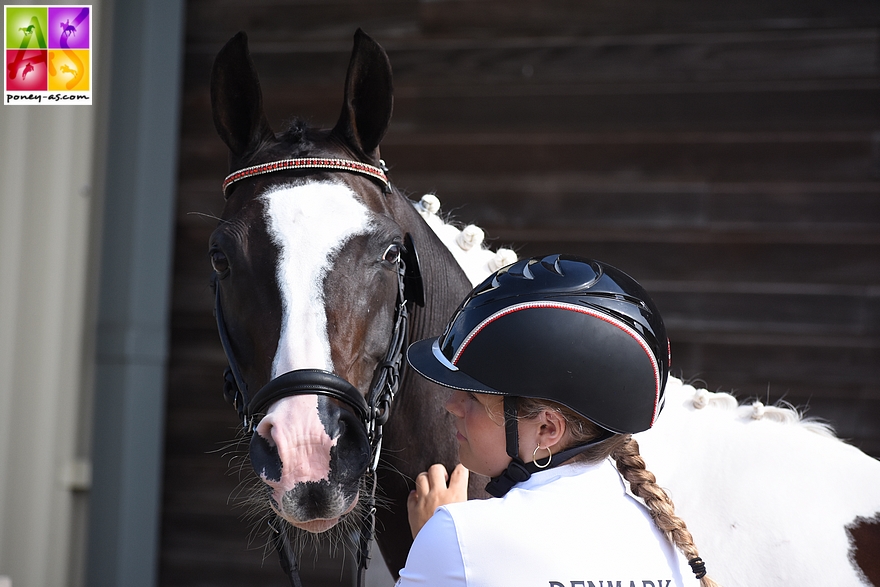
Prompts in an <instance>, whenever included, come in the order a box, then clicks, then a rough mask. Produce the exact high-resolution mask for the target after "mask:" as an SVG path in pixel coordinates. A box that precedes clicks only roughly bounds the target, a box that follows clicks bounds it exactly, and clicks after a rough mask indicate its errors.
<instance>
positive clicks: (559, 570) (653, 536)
mask: <svg viewBox="0 0 880 587" xmlns="http://www.w3.org/2000/svg"><path fill="white" fill-rule="evenodd" d="M414 585H431V586H433V587H452V586H456V587H459V586H465V585H468V586H471V587H493V586H499V587H500V586H504V587H512V586H516V587H519V586H523V587H673V586H674V587H692V586H697V585H699V581H698V580H697V579H696V578H695V577H694V575H693V573H692V572H691V570H690V568H689V567H688V564H687V561H685V560H684V557H683V556H682V555H681V554H680V553H679V552H678V551H677V550H676V549H675V547H673V546H672V545H671V544H670V543H669V541H668V540H667V539H666V538H665V536H664V535H663V534H662V532H660V530H658V529H657V527H656V526H655V525H654V522H653V521H652V520H651V516H650V514H649V512H648V510H647V509H646V508H645V506H644V505H642V504H641V503H639V502H638V501H637V500H636V499H634V498H633V497H631V496H630V495H628V494H627V492H626V490H625V485H624V482H623V479H622V478H621V477H620V474H619V473H618V471H617V469H616V468H615V466H614V464H613V463H612V462H611V461H608V460H606V461H603V462H602V463H600V464H597V465H582V464H571V465H563V466H560V467H557V468H554V469H549V470H547V471H540V472H538V473H535V474H534V475H532V477H531V479H529V480H528V481H525V482H523V483H519V484H517V485H516V486H515V487H514V488H513V489H511V490H510V492H508V493H507V495H505V496H504V497H502V498H493V499H487V500H472V501H468V502H465V503H454V504H449V505H447V506H443V507H440V508H438V509H437V511H436V512H435V513H434V515H433V516H432V517H431V519H430V520H429V521H428V523H427V524H425V526H424V527H423V528H422V530H421V531H420V532H419V534H418V536H417V537H416V540H415V542H414V543H413V546H412V549H411V550H410V552H409V556H408V557H407V560H406V567H405V568H404V569H402V570H401V571H400V580H399V581H398V582H397V586H398V587H410V586H414Z"/></svg>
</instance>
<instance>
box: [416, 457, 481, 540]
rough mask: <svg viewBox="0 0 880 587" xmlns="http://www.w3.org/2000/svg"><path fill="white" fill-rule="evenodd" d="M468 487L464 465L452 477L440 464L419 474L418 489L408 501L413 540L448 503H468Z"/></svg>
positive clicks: (457, 468) (454, 471)
mask: <svg viewBox="0 0 880 587" xmlns="http://www.w3.org/2000/svg"><path fill="white" fill-rule="evenodd" d="M447 481H448V482H449V485H448V486H447V484H446V483H447ZM467 486H468V470H467V469H465V468H464V465H457V466H456V467H455V469H453V471H452V475H451V476H450V475H448V474H447V473H446V467H444V466H443V465H440V464H437V465H431V468H430V469H428V470H427V471H426V472H424V473H419V476H418V477H416V489H415V491H410V492H409V497H408V498H407V500H406V510H407V513H408V514H409V528H410V530H412V535H413V538H415V537H416V534H418V533H419V530H421V529H422V526H424V525H425V523H426V522H427V521H428V520H429V519H430V517H431V516H433V515H434V510H436V509H437V508H438V507H440V506H441V505H446V504H447V503H455V502H459V501H467Z"/></svg>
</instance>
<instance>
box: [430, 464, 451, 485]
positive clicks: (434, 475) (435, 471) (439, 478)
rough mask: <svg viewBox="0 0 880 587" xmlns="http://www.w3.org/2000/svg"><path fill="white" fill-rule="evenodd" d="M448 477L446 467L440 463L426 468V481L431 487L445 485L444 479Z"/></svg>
mask: <svg viewBox="0 0 880 587" xmlns="http://www.w3.org/2000/svg"><path fill="white" fill-rule="evenodd" d="M448 479H449V473H447V472H446V467H444V466H443V465H441V464H439V463H438V464H436V465H431V467H430V468H429V469H428V483H429V485H430V486H431V487H444V488H445V487H446V481H447V480H448Z"/></svg>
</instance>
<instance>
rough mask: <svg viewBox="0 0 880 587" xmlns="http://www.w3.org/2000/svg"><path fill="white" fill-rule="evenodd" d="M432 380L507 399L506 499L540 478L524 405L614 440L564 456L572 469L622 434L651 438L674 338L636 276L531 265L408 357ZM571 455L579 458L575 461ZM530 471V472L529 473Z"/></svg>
mask: <svg viewBox="0 0 880 587" xmlns="http://www.w3.org/2000/svg"><path fill="white" fill-rule="evenodd" d="M407 359H408V361H409V363H410V364H411V365H412V366H413V367H414V368H415V369H416V371H418V372H419V373H420V374H421V375H422V376H424V377H426V378H427V379H430V380H432V381H434V382H436V383H439V384H440V385H443V386H446V387H450V388H453V389H460V390H464V391H472V392H476V393H489V394H496V395H502V396H505V420H506V424H507V426H506V428H507V452H508V454H509V455H510V456H511V457H512V458H513V460H514V462H513V463H511V467H512V468H513V469H514V470H511V468H509V469H508V471H507V472H506V473H505V475H507V476H508V477H509V478H508V479H507V480H501V481H502V483H501V486H500V487H499V486H498V482H499V478H496V480H493V483H495V484H496V487H494V490H493V484H492V483H490V485H489V487H487V489H488V490H489V492H490V493H492V494H493V495H495V494H500V495H503V494H504V493H506V491H507V490H509V488H510V487H511V486H512V485H513V484H515V483H516V482H518V481H523V480H525V479H527V478H528V476H529V475H530V474H531V473H532V472H534V471H535V470H536V469H535V468H534V467H533V466H531V465H532V463H529V464H528V465H526V464H523V463H522V461H521V460H520V459H519V457H518V454H519V451H518V448H517V438H516V436H517V435H516V420H515V416H516V411H515V409H516V408H515V406H516V403H515V400H514V399H513V398H515V397H530V398H537V399H545V400H551V401H554V402H557V403H560V404H562V405H565V406H567V407H569V408H571V409H572V410H574V411H575V412H577V413H578V414H580V415H582V416H583V417H585V418H587V419H588V420H590V421H591V422H593V423H595V424H597V425H598V426H600V427H601V428H603V429H605V430H606V431H607V434H605V435H604V436H602V437H600V438H598V439H595V440H594V441H592V442H591V443H590V444H589V445H582V446H579V447H574V448H573V449H569V450H567V451H563V453H561V454H559V457H562V458H559V459H557V462H563V461H565V460H566V459H568V458H571V456H574V454H577V453H578V452H581V451H583V450H584V449H586V448H587V447H588V446H591V445H592V444H595V443H597V442H601V441H602V440H605V439H607V438H608V437H610V436H611V435H612V434H613V433H623V434H631V433H636V432H641V431H643V430H647V429H648V428H650V427H651V426H653V425H654V422H655V420H656V418H657V415H658V414H659V412H660V410H661V409H662V407H663V391H664V389H665V386H666V379H667V376H668V373H669V343H668V340H667V338H666V328H665V327H664V326H663V320H662V319H661V317H660V314H659V312H658V311H657V308H656V306H655V305H654V302H653V301H652V300H651V298H650V297H649V296H648V294H647V292H645V290H644V289H643V288H642V287H641V286H640V285H639V284H638V283H637V282H636V281H635V280H634V279H633V278H631V277H630V276H628V275H627V274H625V273H623V272H622V271H620V270H619V269H616V268H614V267H612V266H611V265H608V264H606V263H602V262H600V261H595V260H592V259H584V258H580V257H575V256H570V255H549V256H545V257H533V258H531V259H522V260H520V261H517V262H516V263H514V264H512V265H509V266H507V267H505V268H503V269H500V270H499V271H497V272H496V273H494V274H493V275H491V276H490V277H489V278H487V279H486V280H485V281H483V282H482V283H481V284H480V285H478V286H477V287H475V288H474V289H473V291H471V293H470V294H469V295H468V296H467V297H466V298H465V300H464V301H463V302H462V304H461V306H459V308H458V310H456V312H455V314H454V315H453V317H452V320H450V322H449V323H448V324H447V326H446V329H445V331H444V332H443V334H442V335H441V336H440V337H439V338H436V339H428V340H422V341H420V342H417V343H415V344H413V345H412V346H410V347H409V350H408V351H407ZM569 453H570V454H569ZM519 469H522V471H519Z"/></svg>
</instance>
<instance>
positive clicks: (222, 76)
mask: <svg viewBox="0 0 880 587" xmlns="http://www.w3.org/2000/svg"><path fill="white" fill-rule="evenodd" d="M211 110H212V111H213V113H214V127H215V128H216V129H217V134H219V135H220V138H221V139H223V142H224V143H226V146H228V147H229V150H230V151H232V154H233V155H235V156H237V157H242V156H244V155H246V154H247V153H249V152H251V151H253V150H254V149H256V147H257V146H258V145H259V144H260V143H261V142H262V141H264V140H265V139H268V138H273V137H274V136H275V133H273V132H272V127H271V126H269V121H268V120H267V119H266V113H265V112H264V111H263V92H262V90H260V78H259V77H258V76H257V69H256V68H255V67H254V62H253V60H252V59H251V54H250V51H248V42H247V35H246V34H245V33H244V32H239V33H238V34H237V35H235V36H234V37H232V38H231V39H230V40H229V41H228V42H227V43H226V45H224V47H223V48H222V49H221V50H220V52H219V53H218V54H217V57H216V58H215V59H214V69H213V70H212V71H211Z"/></svg>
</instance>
